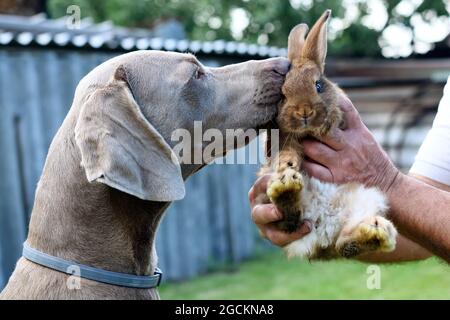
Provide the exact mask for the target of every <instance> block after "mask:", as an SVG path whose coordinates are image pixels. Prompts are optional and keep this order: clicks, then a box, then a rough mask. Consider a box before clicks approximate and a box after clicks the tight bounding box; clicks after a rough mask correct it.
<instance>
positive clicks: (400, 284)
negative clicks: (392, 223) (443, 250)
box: [160, 253, 450, 300]
mask: <svg viewBox="0 0 450 320" xmlns="http://www.w3.org/2000/svg"><path fill="white" fill-rule="evenodd" d="M368 266H369V265H368V264H364V263H360V262H356V261H332V262H313V263H309V262H307V261H299V260H291V261H287V260H286V259H285V258H284V256H282V255H281V254H280V253H275V254H268V255H264V256H262V257H260V258H257V259H254V260H252V261H248V262H245V263H243V264H242V265H241V266H239V268H238V269H237V271H235V272H217V273H213V274H209V275H206V276H202V277H199V278H196V279H193V280H189V281H186V282H182V283H169V284H164V285H163V286H162V287H161V290H160V293H161V298H162V299H181V300H185V299H450V267H449V266H448V265H447V264H446V263H444V262H442V261H439V260H438V259H429V260H426V261H421V262H409V263H403V264H391V265H382V264H380V265H379V266H380V270H381V288H380V289H373V290H369V289H368V288H367V285H366V282H367V278H368V277H369V276H370V275H369V274H368V273H367V267H368Z"/></svg>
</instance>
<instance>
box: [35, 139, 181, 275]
mask: <svg viewBox="0 0 450 320" xmlns="http://www.w3.org/2000/svg"><path fill="white" fill-rule="evenodd" d="M80 160H81V159H80V156H79V153H78V150H77V147H76V145H75V143H74V141H73V138H71V137H63V136H59V135H57V136H56V137H55V139H54V141H53V142H52V145H51V146H50V150H49V154H48V157H47V160H46V164H45V167H44V171H43V174H42V176H41V179H40V181H39V183H38V188H37V190H36V196H35V203H34V207H33V212H32V217H31V221H30V228H29V234H28V239H27V242H28V243H29V245H30V246H32V247H34V248H36V249H38V250H41V251H43V252H45V253H48V254H51V255H54V256H57V257H61V258H63V259H66V260H70V261H74V262H76V263H80V264H85V265H89V266H93V267H97V268H103V269H106V270H110V271H116V272H124V273H131V274H137V275H148V274H152V273H153V271H154V268H155V267H156V266H157V256H156V250H155V247H154V242H155V235H156V229H157V227H158V224H159V221H160V219H161V216H162V214H163V212H164V210H165V209H166V208H167V206H168V205H169V203H164V202H150V201H144V200H140V199H138V198H136V197H133V196H130V195H128V194H126V193H123V192H121V191H118V190H115V189H113V188H110V187H108V186H106V185H104V184H102V183H98V182H93V183H89V182H88V181H87V179H86V174H85V172H84V170H83V168H82V167H81V166H80ZM187 175H189V174H187Z"/></svg>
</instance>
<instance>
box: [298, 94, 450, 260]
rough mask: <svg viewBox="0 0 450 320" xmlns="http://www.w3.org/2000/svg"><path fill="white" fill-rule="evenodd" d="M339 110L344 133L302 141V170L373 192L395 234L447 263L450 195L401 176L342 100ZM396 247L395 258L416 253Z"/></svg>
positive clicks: (351, 108) (449, 256)
mask: <svg viewBox="0 0 450 320" xmlns="http://www.w3.org/2000/svg"><path fill="white" fill-rule="evenodd" d="M342 109H343V111H344V113H345V115H346V119H347V124H348V126H347V128H346V129H345V130H340V129H336V130H334V131H333V132H332V134H331V135H330V136H329V137H327V138H325V139H323V140H322V141H321V142H319V141H314V140H308V141H305V143H304V152H305V154H306V155H307V156H308V157H309V160H307V161H305V162H304V169H305V170H306V171H307V172H308V173H309V174H310V175H312V176H315V177H316V178H319V179H321V180H323V181H328V182H334V183H338V184H339V183H346V182H350V181H354V182H359V183H362V184H364V185H366V186H374V187H378V188H379V189H381V190H382V191H383V192H385V193H386V195H387V197H388V201H389V205H390V214H389V218H390V219H391V220H392V221H393V222H394V224H395V225H396V226H397V228H398V230H399V232H400V233H401V234H402V235H404V236H406V237H407V238H409V239H410V240H412V242H413V243H414V242H415V243H417V244H418V245H419V246H421V247H424V248H426V249H427V250H429V251H430V252H432V253H434V254H436V255H439V256H440V257H442V258H443V259H445V260H446V261H450V229H449V228H450V193H448V192H446V191H443V190H439V189H438V188H435V187H433V186H431V185H429V184H426V183H424V182H422V181H419V180H418V179H415V178H413V177H410V176H407V175H405V174H403V173H401V172H400V171H399V170H398V169H397V168H395V166H394V165H393V164H392V162H391V161H390V160H389V157H388V156H387V154H386V153H385V152H384V151H383V150H382V148H381V146H380V145H379V144H378V143H377V142H376V140H375V139H374V137H373V135H372V134H371V133H370V131H369V130H368V129H367V127H366V126H365V125H364V124H363V123H362V121H361V119H360V117H359V115H358V113H357V111H356V109H355V108H354V107H353V105H352V103H351V102H350V100H349V99H348V98H346V97H343V98H342ZM400 243H401V244H405V246H406V248H404V247H403V246H402V245H399V248H398V249H397V250H396V251H397V252H394V253H393V254H394V257H395V255H396V254H397V255H403V254H405V253H406V252H407V251H410V252H412V253H416V252H417V250H413V248H411V245H413V244H412V243H410V244H409V245H408V242H404V241H401V242H400ZM407 248H409V249H410V250H406V249H407ZM400 250H402V251H401V252H400ZM420 256H421V255H420ZM385 257H386V256H385ZM394 257H393V258H394ZM404 258H405V257H404ZM406 258H409V257H406ZM411 258H414V257H411ZM406 260H409V259H406Z"/></svg>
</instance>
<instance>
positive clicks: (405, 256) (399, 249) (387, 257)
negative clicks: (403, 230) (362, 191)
mask: <svg viewBox="0 0 450 320" xmlns="http://www.w3.org/2000/svg"><path fill="white" fill-rule="evenodd" d="M432 256H433V255H432V254H431V253H430V252H429V251H428V250H426V249H424V248H423V247H421V246H419V245H418V244H417V243H415V242H413V241H411V240H409V239H408V238H405V237H403V236H402V235H398V237H397V245H396V247H395V250H394V251H392V252H368V253H365V254H362V255H361V256H359V257H358V260H360V261H363V262H371V263H386V262H406V261H416V260H424V259H427V258H430V257H432Z"/></svg>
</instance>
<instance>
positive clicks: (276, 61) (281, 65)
mask: <svg viewBox="0 0 450 320" xmlns="http://www.w3.org/2000/svg"><path fill="white" fill-rule="evenodd" d="M265 68H267V69H269V70H271V71H274V72H276V73H278V74H280V75H282V76H285V75H286V74H287V73H288V71H289V69H290V68H291V63H290V62H289V60H288V59H286V58H273V59H270V60H267V61H266V66H265Z"/></svg>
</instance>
